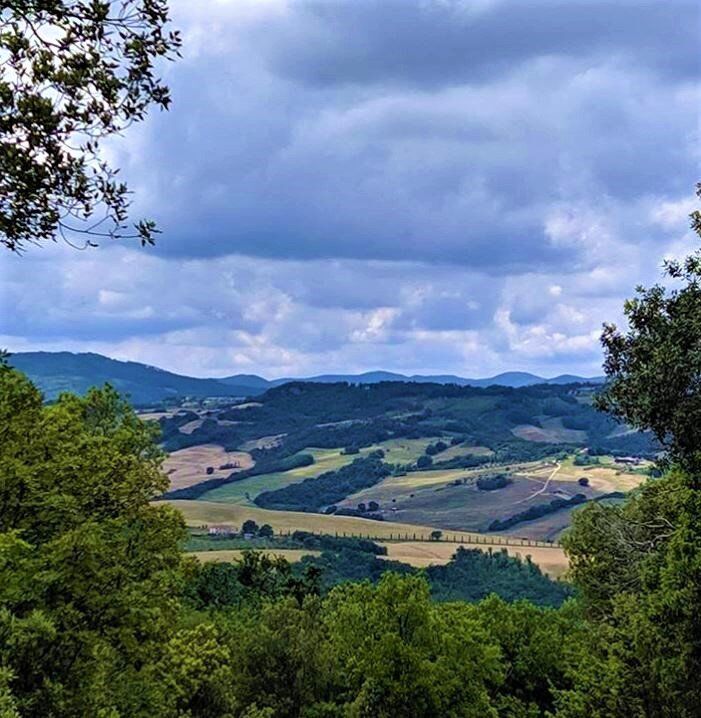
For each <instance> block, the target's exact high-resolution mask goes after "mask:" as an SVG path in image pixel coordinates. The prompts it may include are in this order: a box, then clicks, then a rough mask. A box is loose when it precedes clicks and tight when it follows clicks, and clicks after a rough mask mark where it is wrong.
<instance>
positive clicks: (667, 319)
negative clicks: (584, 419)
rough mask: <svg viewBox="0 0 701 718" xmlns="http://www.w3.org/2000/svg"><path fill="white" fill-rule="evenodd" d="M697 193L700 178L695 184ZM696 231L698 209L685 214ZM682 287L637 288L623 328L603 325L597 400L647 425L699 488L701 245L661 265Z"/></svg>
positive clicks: (700, 227) (700, 219)
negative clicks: (602, 376)
mask: <svg viewBox="0 0 701 718" xmlns="http://www.w3.org/2000/svg"><path fill="white" fill-rule="evenodd" d="M697 195H698V197H699V198H701V183H700V184H699V185H697ZM691 227H692V229H693V231H694V232H695V233H696V234H697V235H698V236H699V237H701V213H700V212H698V211H695V212H693V213H692V214H691ZM665 269H666V273H667V275H668V276H669V278H670V279H671V280H673V281H676V282H680V283H681V287H680V288H675V289H673V290H671V291H670V290H667V289H666V288H665V287H663V286H661V285H659V284H658V285H654V286H653V287H651V288H649V289H644V288H642V287H638V289H637V296H636V297H635V298H634V299H630V300H628V301H627V302H626V303H625V307H624V309H625V314H626V317H627V320H628V325H629V329H628V331H627V332H626V333H623V332H621V331H620V330H618V328H617V327H616V326H615V325H614V324H606V325H605V327H604V333H603V335H602V343H603V346H604V350H605V353H606V357H605V362H604V368H605V370H606V375H607V378H608V381H607V384H606V387H605V389H604V390H603V391H602V392H601V393H600V394H599V395H598V398H597V404H598V407H599V408H601V409H603V410H605V411H608V412H609V413H611V414H612V415H613V416H616V417H617V418H620V419H623V420H624V421H626V422H627V423H628V424H630V425H631V426H634V427H635V428H637V429H642V430H650V431H652V432H653V433H654V435H655V437H656V438H657V439H658V441H659V442H660V443H661V444H662V445H663V446H664V447H665V448H666V449H667V450H668V452H669V458H670V459H671V461H673V462H677V463H679V464H680V465H682V466H683V467H684V468H686V469H687V470H688V471H689V474H690V480H692V481H694V483H695V484H696V485H697V487H700V488H701V478H695V477H701V251H699V250H697V251H696V252H694V253H692V254H691V255H690V256H688V257H687V258H686V259H685V260H684V261H681V262H679V261H670V262H666V264H665Z"/></svg>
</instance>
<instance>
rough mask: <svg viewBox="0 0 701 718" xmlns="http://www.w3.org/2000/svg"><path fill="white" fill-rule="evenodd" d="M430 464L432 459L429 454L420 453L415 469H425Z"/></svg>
mask: <svg viewBox="0 0 701 718" xmlns="http://www.w3.org/2000/svg"><path fill="white" fill-rule="evenodd" d="M432 464H433V459H432V458H431V457H430V456H428V455H427V454H422V455H421V456H419V458H418V459H417V460H416V468H417V469H427V468H428V467H429V466H431V465H432Z"/></svg>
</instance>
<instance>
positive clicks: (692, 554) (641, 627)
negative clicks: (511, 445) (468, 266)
mask: <svg viewBox="0 0 701 718" xmlns="http://www.w3.org/2000/svg"><path fill="white" fill-rule="evenodd" d="M697 193H698V194H699V196H700V197H701V185H699V186H698V187H697ZM691 220H692V229H693V230H694V231H695V232H696V233H697V234H699V236H701V214H700V213H699V212H694V213H693V214H692V215H691ZM666 270H667V274H668V275H669V277H670V278H671V279H672V280H676V281H679V282H681V286H680V287H677V288H675V289H672V290H667V289H665V288H664V287H662V286H654V287H652V288H651V289H647V290H646V289H642V288H638V290H637V297H636V298H635V299H632V300H630V301H628V302H626V305H625V313H626V316H627V318H628V323H629V329H628V331H627V332H626V333H625V334H623V333H621V332H619V331H618V330H617V329H616V327H615V326H613V325H606V326H605V328H604V333H603V337H602V342H603V345H604V349H605V353H606V357H605V369H606V373H607V376H608V383H607V385H606V387H605V388H604V390H603V391H602V392H601V394H600V395H599V397H598V399H597V403H598V405H599V407H600V408H603V409H605V410H607V411H609V412H611V413H612V414H613V415H615V416H617V417H619V418H621V419H623V420H625V421H626V422H628V423H629V424H631V425H632V426H634V427H636V428H638V429H647V430H651V431H652V432H653V433H654V434H655V436H656V437H657V439H658V440H659V441H660V443H661V444H662V445H663V446H665V447H666V448H667V451H668V457H667V461H666V466H667V469H668V471H667V474H666V476H664V477H663V478H660V479H656V480H651V481H648V482H647V483H646V484H645V485H644V486H643V488H642V489H641V490H640V491H639V492H637V493H636V494H635V495H633V497H631V498H630V499H629V500H628V501H627V502H626V503H625V504H623V505H622V506H615V505H614V506H606V505H602V504H600V503H592V504H590V505H589V506H588V507H586V508H584V509H583V510H582V511H580V512H578V513H577V514H575V516H574V522H573V526H572V528H571V530H570V531H569V532H568V533H567V534H566V535H565V537H564V540H563V541H564V544H565V548H566V550H567V553H568V554H569V558H570V565H571V576H572V578H573V579H574V581H575V583H576V584H577V586H578V588H579V590H580V592H581V594H582V598H583V608H584V611H585V615H586V617H587V618H588V626H587V630H586V632H585V640H584V641H582V642H581V643H580V644H579V645H578V646H576V647H575V648H576V650H575V653H576V654H577V655H575V656H573V657H572V658H570V660H569V661H568V663H569V664H570V665H576V666H577V669H576V670H575V671H574V673H573V675H572V681H573V684H574V688H573V689H572V690H563V691H562V692H561V694H560V696H559V699H558V701H559V710H558V714H557V715H558V716H562V718H584V717H585V716H596V715H601V716H604V715H628V716H633V717H634V718H666V717H667V716H670V717H671V716H675V718H692V716H695V715H698V706H699V705H701V689H700V688H699V684H698V681H697V676H698V675H699V673H701V651H700V650H699V646H701V619H700V618H699V615H698V611H697V610H696V606H698V604H699V602H701V427H700V426H699V420H700V419H701V380H700V379H699V377H700V376H701V286H700V285H701V253H700V252H698V251H697V252H696V253H694V254H692V255H691V256H689V257H688V258H687V259H686V260H684V261H682V262H668V263H667V265H666Z"/></svg>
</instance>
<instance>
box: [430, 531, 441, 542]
mask: <svg viewBox="0 0 701 718" xmlns="http://www.w3.org/2000/svg"><path fill="white" fill-rule="evenodd" d="M441 536H443V532H442V531H439V530H438V529H436V530H435V531H431V541H440V540H441Z"/></svg>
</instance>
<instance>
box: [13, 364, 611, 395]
mask: <svg viewBox="0 0 701 718" xmlns="http://www.w3.org/2000/svg"><path fill="white" fill-rule="evenodd" d="M10 364H12V365H13V366H15V367H17V368H18V369H20V370H21V371H23V372H25V374H27V375H28V376H29V377H30V378H31V379H32V381H34V382H35V383H36V384H37V385H38V386H39V387H40V389H41V390H42V391H43V392H44V395H45V396H46V398H47V399H49V400H51V399H55V398H56V397H57V396H58V394H60V393H61V392H62V391H73V392H77V393H79V394H83V393H85V392H86V391H87V390H88V389H89V388H90V387H91V386H96V385H98V386H99V385H101V384H104V383H105V382H109V383H110V384H112V385H113V386H114V387H115V388H116V389H117V390H118V391H120V392H122V393H124V394H128V395H129V397H130V399H131V401H132V402H133V403H134V404H138V405H144V404H155V403H158V402H161V401H163V400H165V399H168V398H175V397H184V396H189V397H195V398H199V397H205V396H210V397H247V396H255V395H257V394H262V393H263V392H264V391H266V390H267V389H270V388H272V387H275V386H280V385H281V384H286V383H289V382H291V381H308V382H317V383H334V382H349V383H351V384H376V383H378V382H381V381H406V382H421V383H426V382H431V383H437V384H457V385H459V386H476V387H486V386H492V385H499V386H510V387H514V388H517V387H521V386H531V385H533V384H574V383H588V384H599V383H601V382H602V381H603V377H580V376H575V375H571V374H562V375H560V376H556V377H553V378H552V379H545V378H543V377H540V376H537V375H535V374H530V373H528V372H519V371H513V372H504V373H502V374H497V375H496V376H492V377H487V378H483V379H469V378H464V377H460V376H455V375H452V374H436V375H422V374H414V375H411V376H407V375H405V374H397V373H395V372H388V371H370V372H364V373H362V374H322V375H319V376H311V377H296V378H292V377H286V378H281V379H272V380H268V379H264V378H263V377H261V376H257V375H256V374H235V375H234V376H229V377H223V378H219V379H210V378H199V377H190V376H182V375H180V374H174V373H173V372H169V371H165V370H164V369H159V368H158V367H153V366H148V365H147V364H140V363H139V362H132V361H119V360H117V359H111V358H109V357H106V356H102V355H101V354H92V353H81V354H74V353H72V352H20V353H17V354H13V355H12V356H11V357H10Z"/></svg>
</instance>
